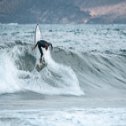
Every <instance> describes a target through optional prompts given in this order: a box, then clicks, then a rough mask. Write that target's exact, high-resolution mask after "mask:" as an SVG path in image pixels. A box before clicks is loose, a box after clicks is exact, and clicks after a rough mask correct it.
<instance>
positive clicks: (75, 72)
mask: <svg viewBox="0 0 126 126" xmlns="http://www.w3.org/2000/svg"><path fill="white" fill-rule="evenodd" d="M35 26H36V24H32V25H31V24H25V25H23V24H17V23H11V24H0V126H126V25H118V24H116V25H114V24H113V25H87V24H86V25H58V24H57V25H46V24H45V25H44V24H43V25H40V29H41V33H42V39H44V40H46V41H48V42H51V43H52V45H53V50H51V49H49V50H48V51H46V50H43V52H44V58H45V61H46V63H47V67H45V68H44V69H43V70H42V71H40V72H38V71H37V70H36V69H35V64H36V61H37V60H38V59H39V57H40V55H36V51H38V49H37V48H36V50H35V51H32V47H33V46H34V44H35V42H34V34H35ZM38 54H39V53H38Z"/></svg>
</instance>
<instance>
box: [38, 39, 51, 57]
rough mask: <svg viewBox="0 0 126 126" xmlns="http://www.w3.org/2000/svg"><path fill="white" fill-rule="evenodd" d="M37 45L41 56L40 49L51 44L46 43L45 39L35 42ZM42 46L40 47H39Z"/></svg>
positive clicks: (46, 47)
mask: <svg viewBox="0 0 126 126" xmlns="http://www.w3.org/2000/svg"><path fill="white" fill-rule="evenodd" d="M37 45H38V48H39V51H40V53H41V58H42V56H43V51H42V48H45V49H46V50H47V49H48V47H49V46H51V47H52V44H51V43H48V42H47V41H45V40H40V41H38V42H37ZM41 47H42V48H41Z"/></svg>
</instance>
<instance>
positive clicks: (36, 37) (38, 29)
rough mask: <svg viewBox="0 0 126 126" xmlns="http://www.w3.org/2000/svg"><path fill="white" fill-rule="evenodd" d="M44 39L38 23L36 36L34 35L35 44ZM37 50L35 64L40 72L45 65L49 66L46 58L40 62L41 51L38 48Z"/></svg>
mask: <svg viewBox="0 0 126 126" xmlns="http://www.w3.org/2000/svg"><path fill="white" fill-rule="evenodd" d="M39 40H42V34H41V31H40V27H39V24H37V25H36V27H35V37H34V45H35V44H36V43H37V42H38V41H39ZM36 50H37V51H36V52H35V56H36V59H37V60H36V64H35V68H36V70H37V71H38V72H40V71H41V70H42V69H43V68H44V67H46V66H47V64H46V62H45V60H42V62H41V63H40V52H39V50H38V49H36Z"/></svg>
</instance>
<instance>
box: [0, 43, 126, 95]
mask: <svg viewBox="0 0 126 126" xmlns="http://www.w3.org/2000/svg"><path fill="white" fill-rule="evenodd" d="M30 46H31V45H29V44H21V43H18V44H15V45H14V46H11V49H10V47H8V48H4V49H3V50H1V53H2V55H1V56H0V60H1V61H0V69H1V70H0V72H1V73H0V74H1V75H2V77H1V78H0V81H1V83H0V85H1V86H0V93H9V92H17V91H27V90H28V91H29V90H30V91H34V92H37V93H42V94H48V95H54V94H58V95H62V94H63V95H64V94H65V95H83V94H84V93H85V95H91V96H93V95H99V94H100V95H104V94H105V95H115V94H116V95H122V94H123V93H124V92H125V89H126V56H125V50H123V51H120V53H119V54H114V53H100V52H94V51H93V52H82V53H80V52H75V51H74V50H67V49H63V48H60V47H56V48H54V50H53V51H52V52H51V54H50V51H44V54H45V55H46V57H45V60H46V62H47V63H48V67H46V68H44V69H43V70H42V71H41V72H37V71H36V70H35V63H36V56H35V55H34V53H33V52H32V51H31V49H30V48H29V47H30ZM3 73H4V74H3ZM11 73H14V74H11ZM10 80H11V81H10ZM3 85H4V86H3Z"/></svg>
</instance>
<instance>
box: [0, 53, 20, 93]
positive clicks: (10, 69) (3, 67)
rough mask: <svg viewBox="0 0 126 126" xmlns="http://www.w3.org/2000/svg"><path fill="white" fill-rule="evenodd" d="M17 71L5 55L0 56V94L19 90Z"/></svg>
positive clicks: (9, 58)
mask: <svg viewBox="0 0 126 126" xmlns="http://www.w3.org/2000/svg"><path fill="white" fill-rule="evenodd" d="M17 72H18V71H17V69H16V67H15V66H14V64H13V62H12V59H11V57H9V56H8V55H7V53H2V54H1V56H0V93H9V92H15V91H18V90H20V86H19V80H18V77H17Z"/></svg>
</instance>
